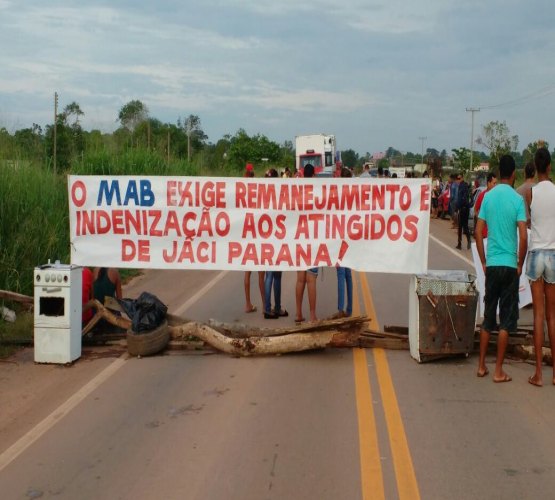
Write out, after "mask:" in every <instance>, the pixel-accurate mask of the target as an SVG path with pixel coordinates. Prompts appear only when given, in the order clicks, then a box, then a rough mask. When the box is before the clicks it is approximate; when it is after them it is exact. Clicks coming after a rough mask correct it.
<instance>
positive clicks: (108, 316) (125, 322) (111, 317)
mask: <svg viewBox="0 0 555 500" xmlns="http://www.w3.org/2000/svg"><path fill="white" fill-rule="evenodd" d="M85 305H86V306H87V308H88V309H90V308H91V307H92V308H94V309H96V314H95V315H94V316H93V317H92V319H91V320H90V321H89V322H88V323H87V324H86V325H85V328H83V331H82V332H81V336H83V335H86V334H87V333H89V332H90V331H91V330H92V329H93V328H94V326H95V325H96V324H97V323H98V322H99V321H100V320H101V319H105V320H106V321H107V322H108V323H110V324H112V325H114V326H117V327H119V328H123V329H124V330H128V329H129V328H131V320H130V319H128V318H124V317H122V316H117V315H115V314H114V313H113V312H111V311H109V310H108V309H106V307H104V306H103V305H102V304H101V303H100V302H99V301H98V300H96V299H93V300H90V301H89V302H87V304H85Z"/></svg>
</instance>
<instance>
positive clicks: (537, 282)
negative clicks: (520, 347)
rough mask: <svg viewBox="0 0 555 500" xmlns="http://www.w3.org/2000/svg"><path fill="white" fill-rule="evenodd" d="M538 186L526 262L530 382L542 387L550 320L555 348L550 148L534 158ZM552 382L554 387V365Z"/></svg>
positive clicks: (554, 194) (554, 190)
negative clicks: (529, 302)
mask: <svg viewBox="0 0 555 500" xmlns="http://www.w3.org/2000/svg"><path fill="white" fill-rule="evenodd" d="M535 163H536V171H537V174H538V183H537V184H536V185H535V186H534V187H533V188H532V195H531V200H532V201H531V204H530V215H531V229H532V230H531V234H530V252H529V253H528V259H527V261H526V276H528V279H529V280H530V288H531V290H532V307H533V308H534V348H535V351H536V372H535V373H534V375H532V376H531V377H530V378H529V379H528V382H530V383H531V384H532V385H537V386H541V385H542V384H543V380H542V358H543V349H542V347H543V339H544V331H543V322H544V319H546V320H547V334H548V336H549V344H550V345H551V354H552V355H553V349H554V346H555V185H554V184H553V183H552V182H551V178H550V176H549V174H550V171H551V155H550V154H549V151H548V150H547V148H539V149H538V150H537V151H536V156H535ZM553 370H554V372H553V378H552V382H553V384H555V365H554V368H553Z"/></svg>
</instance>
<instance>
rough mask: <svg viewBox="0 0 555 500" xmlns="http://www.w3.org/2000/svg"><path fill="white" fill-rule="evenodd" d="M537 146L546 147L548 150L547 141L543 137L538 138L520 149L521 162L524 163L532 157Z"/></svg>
mask: <svg viewBox="0 0 555 500" xmlns="http://www.w3.org/2000/svg"><path fill="white" fill-rule="evenodd" d="M539 148H547V149H548V150H549V143H548V142H546V141H544V140H543V139H538V140H537V141H535V142H531V143H530V144H528V146H527V147H526V149H525V150H524V151H522V163H523V165H526V164H527V163H528V162H529V161H532V160H533V159H534V155H535V154H536V151H537V150H538V149H539Z"/></svg>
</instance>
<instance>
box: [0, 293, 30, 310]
mask: <svg viewBox="0 0 555 500" xmlns="http://www.w3.org/2000/svg"><path fill="white" fill-rule="evenodd" d="M0 299H6V300H11V301H12V302H19V303H20V304H24V305H25V306H27V307H32V306H33V304H34V299H33V297H29V295H22V294H20V293H15V292H9V291H8V290H0Z"/></svg>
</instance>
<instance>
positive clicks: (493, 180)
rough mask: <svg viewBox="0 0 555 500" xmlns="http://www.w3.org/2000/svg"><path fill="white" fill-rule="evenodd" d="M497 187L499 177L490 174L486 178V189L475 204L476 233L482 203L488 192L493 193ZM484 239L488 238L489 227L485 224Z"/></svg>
mask: <svg viewBox="0 0 555 500" xmlns="http://www.w3.org/2000/svg"><path fill="white" fill-rule="evenodd" d="M496 185H497V176H496V175H495V174H494V173H493V172H490V173H489V174H488V176H487V177H486V189H484V190H483V191H482V192H481V193H480V194H479V195H478V198H476V201H475V202H474V233H476V224H477V222H478V214H479V213H480V207H481V206H482V202H483V201H484V196H486V193H487V192H488V191H491V190H492V189H493V188H494V187H495V186H496ZM482 237H483V239H486V238H487V237H488V226H487V225H486V224H484V229H483V230H482ZM474 238H476V234H474Z"/></svg>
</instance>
